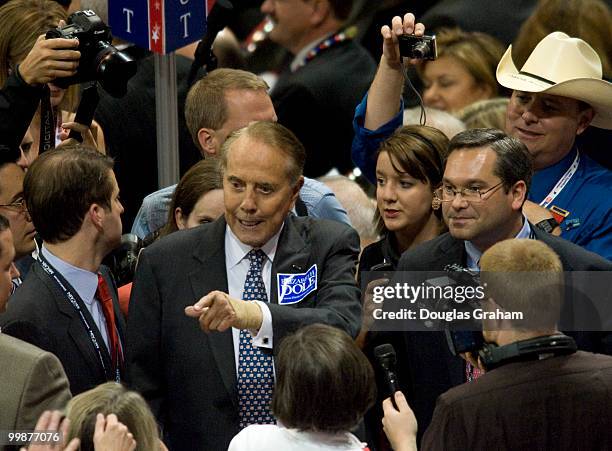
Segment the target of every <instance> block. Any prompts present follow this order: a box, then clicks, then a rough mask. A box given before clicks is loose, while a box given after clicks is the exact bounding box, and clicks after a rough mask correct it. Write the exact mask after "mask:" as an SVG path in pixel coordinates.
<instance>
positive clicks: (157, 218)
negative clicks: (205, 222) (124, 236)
mask: <svg viewBox="0 0 612 451" xmlns="http://www.w3.org/2000/svg"><path fill="white" fill-rule="evenodd" d="M267 89H268V86H267V84H266V82H265V81H263V80H262V79H260V78H259V77H257V76H256V75H254V74H252V73H250V72H245V71H241V70H235V69H218V70H215V71H213V72H211V73H210V74H209V75H207V76H206V77H204V78H203V79H201V80H199V81H198V82H196V83H195V84H194V85H193V87H192V88H191V89H190V91H189V94H188V96H187V100H186V101H185V119H186V121H187V126H188V127H189V131H190V133H191V136H192V138H193V140H194V142H195V143H196V145H197V146H198V147H199V149H200V151H201V153H202V156H203V157H215V156H218V154H219V151H220V149H221V145H222V144H223V142H224V141H225V139H226V138H227V136H228V135H229V134H230V133H231V132H233V131H234V130H238V129H239V128H242V127H245V126H247V125H249V123H251V122H254V121H273V122H276V120H277V117H276V112H275V111H274V105H273V104H272V100H271V99H270V96H269V95H268V92H267ZM175 188H176V185H172V186H169V187H166V188H163V189H161V190H159V191H156V192H154V193H152V194H150V195H148V196H147V197H145V199H144V201H143V203H142V206H141V207H140V210H139V211H138V214H137V215H136V219H135V220H134V225H133V227H132V233H134V234H135V235H138V236H139V237H140V238H144V237H145V236H146V235H148V234H149V233H151V232H154V231H155V230H157V229H159V228H160V227H161V226H163V225H164V224H165V223H166V220H167V218H168V208H169V206H170V201H171V199H172V195H173V193H174V189H175ZM299 199H301V202H303V206H305V209H306V211H307V213H308V215H309V216H312V217H315V218H327V219H333V220H336V221H340V222H344V223H346V224H349V225H350V221H349V219H348V216H347V214H346V211H344V209H343V208H342V206H341V205H340V203H339V202H338V200H337V199H336V198H335V196H334V194H333V192H332V191H331V190H330V189H329V188H327V187H326V186H325V185H324V184H323V183H321V182H318V181H316V180H313V179H310V178H307V177H305V178H304V186H303V187H302V189H301V190H300V197H299ZM299 202H300V201H298V203H299ZM298 213H299V214H300V212H299V211H298Z"/></svg>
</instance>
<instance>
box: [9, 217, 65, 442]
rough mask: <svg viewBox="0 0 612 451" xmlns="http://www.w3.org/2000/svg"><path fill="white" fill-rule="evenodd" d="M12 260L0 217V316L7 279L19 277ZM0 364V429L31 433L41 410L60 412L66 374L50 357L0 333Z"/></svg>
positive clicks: (10, 239) (12, 247)
mask: <svg viewBox="0 0 612 451" xmlns="http://www.w3.org/2000/svg"><path fill="white" fill-rule="evenodd" d="M14 257H15V247H14V245H13V238H12V234H11V231H10V230H9V222H8V220H7V219H6V218H5V217H4V216H1V215H0V313H1V312H4V310H5V307H6V302H7V300H8V296H9V293H10V291H11V279H12V278H14V277H16V276H18V275H19V272H18V271H17V269H16V268H15V265H14V264H13V263H12V262H13V259H14ZM0 362H2V363H3V364H2V365H1V366H0V386H1V387H2V390H0V405H1V406H2V408H1V409H0V430H3V431H17V430H32V429H34V425H35V424H36V420H37V419H38V417H39V415H40V414H41V413H42V412H43V411H44V410H45V409H62V408H64V406H65V405H66V403H67V402H68V400H69V399H70V390H69V389H68V380H67V379H66V374H65V373H64V369H63V368H62V365H61V364H60V362H59V360H57V357H55V356H54V355H53V354H51V353H49V352H45V351H43V350H42V349H39V348H37V347H35V346H32V345H30V344H28V343H25V342H23V341H21V340H18V339H16V338H13V337H10V336H8V335H6V334H3V333H0ZM5 438H6V437H5ZM0 449H4V448H3V447H2V445H0Z"/></svg>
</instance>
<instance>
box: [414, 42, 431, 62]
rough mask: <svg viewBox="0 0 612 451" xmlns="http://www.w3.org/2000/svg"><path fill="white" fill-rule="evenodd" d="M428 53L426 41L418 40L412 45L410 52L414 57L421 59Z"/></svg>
mask: <svg viewBox="0 0 612 451" xmlns="http://www.w3.org/2000/svg"><path fill="white" fill-rule="evenodd" d="M428 53H429V45H428V44H427V43H426V42H419V43H418V44H415V45H414V47H412V54H413V55H414V57H415V58H418V59H423V58H425V56H427V54H428Z"/></svg>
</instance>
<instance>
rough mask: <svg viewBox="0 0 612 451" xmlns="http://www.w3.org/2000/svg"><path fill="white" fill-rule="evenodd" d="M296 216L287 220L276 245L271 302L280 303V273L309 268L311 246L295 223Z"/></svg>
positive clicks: (301, 271) (297, 271) (304, 270)
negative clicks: (278, 275) (278, 276)
mask: <svg viewBox="0 0 612 451" xmlns="http://www.w3.org/2000/svg"><path fill="white" fill-rule="evenodd" d="M295 219H296V217H295V216H293V215H290V216H288V217H287V220H286V221H285V225H284V227H283V231H282V232H281V236H280V237H279V240H278V245H277V246H276V254H275V256H274V262H273V263H272V280H271V283H270V291H271V293H270V303H273V304H278V280H277V274H279V273H288V274H296V273H305V272H306V271H308V269H309V266H308V265H309V263H310V254H311V253H310V246H309V245H308V244H306V242H305V241H304V238H303V237H302V235H301V234H300V231H299V230H298V225H297V224H296V223H295Z"/></svg>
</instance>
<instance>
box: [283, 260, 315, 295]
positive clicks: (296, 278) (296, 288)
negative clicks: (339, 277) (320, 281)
mask: <svg viewBox="0 0 612 451" xmlns="http://www.w3.org/2000/svg"><path fill="white" fill-rule="evenodd" d="M276 282H277V284H276V286H277V287H278V303H279V304H280V305H288V304H295V303H297V302H300V301H301V300H302V299H304V298H305V297H306V296H308V295H309V294H310V293H312V292H313V291H315V290H316V289H317V265H316V263H315V264H314V265H312V266H311V267H310V268H309V269H308V271H306V272H305V273H299V274H284V273H278V274H277V275H276Z"/></svg>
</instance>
